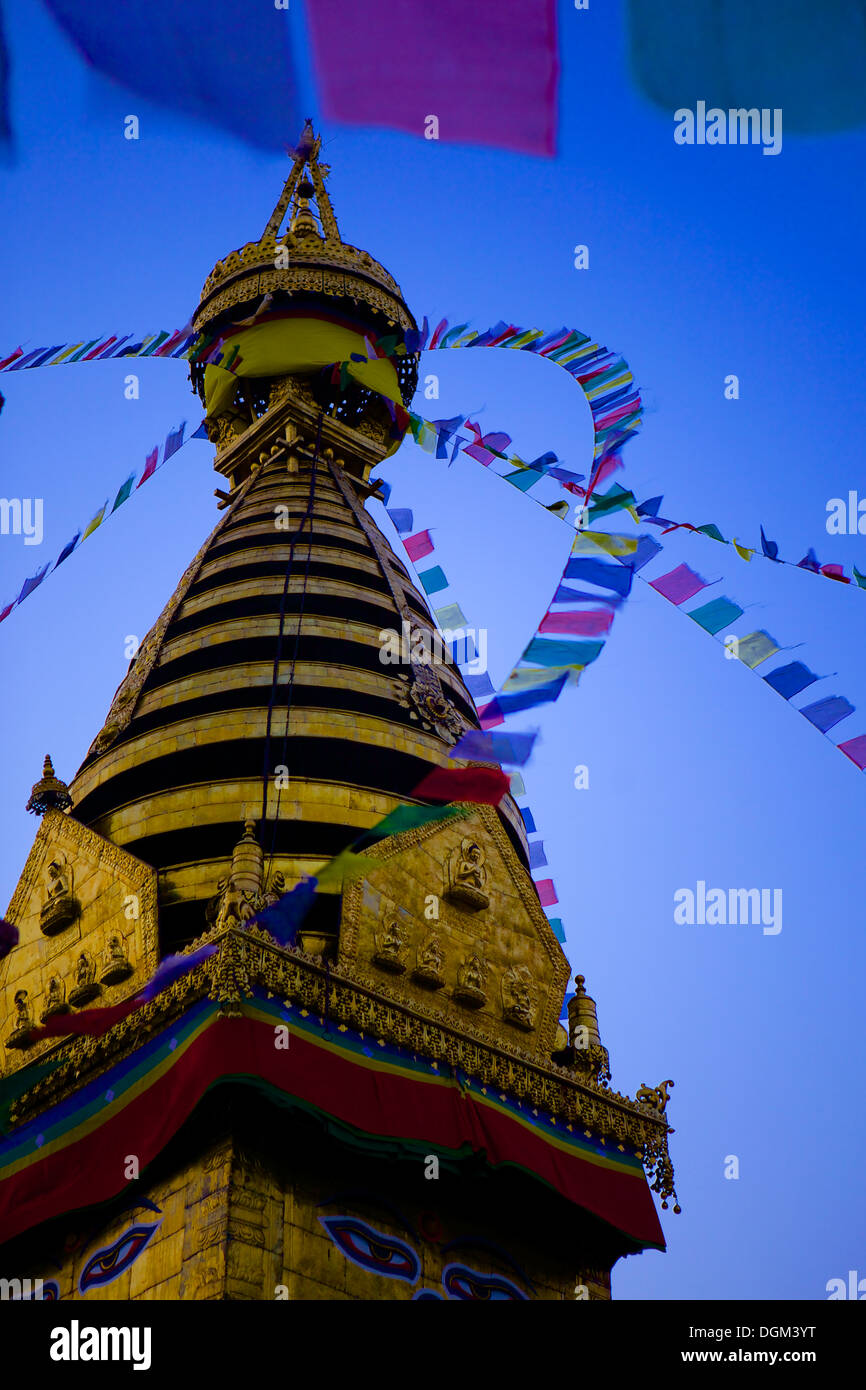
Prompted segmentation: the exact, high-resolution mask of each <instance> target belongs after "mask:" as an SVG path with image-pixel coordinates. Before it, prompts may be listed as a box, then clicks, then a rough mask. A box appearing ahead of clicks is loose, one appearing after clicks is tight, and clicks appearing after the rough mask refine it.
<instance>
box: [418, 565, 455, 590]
mask: <svg viewBox="0 0 866 1390" xmlns="http://www.w3.org/2000/svg"><path fill="white" fill-rule="evenodd" d="M418 578H419V580H420V581H421V587H422V588H423V590H424V592H425V594H438V593H439V592H440V590H442V589H447V588H448V580H447V579H446V577H445V574H444V572H443V570H442V568H441V567H440V566H439V565H434V567H433V569H430V570H421V571H420V572H419V574H418Z"/></svg>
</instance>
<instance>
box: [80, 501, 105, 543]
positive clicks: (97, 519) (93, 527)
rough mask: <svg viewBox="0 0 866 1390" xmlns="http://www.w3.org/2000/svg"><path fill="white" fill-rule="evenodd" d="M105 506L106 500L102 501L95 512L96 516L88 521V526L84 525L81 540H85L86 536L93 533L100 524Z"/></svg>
mask: <svg viewBox="0 0 866 1390" xmlns="http://www.w3.org/2000/svg"><path fill="white" fill-rule="evenodd" d="M107 506H108V501H107V500H106V501H105V502H103V504H102V506H101V507H100V509H99V511H98V512H97V513H96V516H95V517H94V518H93V520H92V521H91V522H90V523H89V525H88V526H86V527H85V530H84V534H83V535H82V537H81V539H82V540H83V541H86V540H87V537H88V536H92V535H93V532H94V531H95V530H96V528H97V526H101V525H102V522H103V518H104V517H105V509H106V507H107Z"/></svg>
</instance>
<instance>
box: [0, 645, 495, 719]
mask: <svg viewBox="0 0 866 1390" xmlns="http://www.w3.org/2000/svg"><path fill="white" fill-rule="evenodd" d="M0 621H2V620H0ZM478 723H479V724H480V725H481V727H482V729H495V728H496V726H497V724H504V723H505V715H504V714H500V713H499V710H498V708H497V705H496V701H495V700H491V701H490V704H489V705H485V706H484V708H483V709H480V710H479V711H478Z"/></svg>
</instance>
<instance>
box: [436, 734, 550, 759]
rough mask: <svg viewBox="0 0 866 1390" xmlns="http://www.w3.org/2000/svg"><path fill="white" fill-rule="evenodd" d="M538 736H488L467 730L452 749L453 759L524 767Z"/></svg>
mask: <svg viewBox="0 0 866 1390" xmlns="http://www.w3.org/2000/svg"><path fill="white" fill-rule="evenodd" d="M537 737H538V735H537V734H534V733H521V734H487V733H484V732H483V730H481V729H467V731H466V733H465V734H464V735H463V737H462V738H461V739H459V740H458V742H457V743H456V744H455V745H454V747H453V748H452V749H451V752H450V756H451V757H452V758H455V759H456V758H465V759H467V761H468V760H471V761H473V762H486V763H506V764H508V765H509V766H510V767H523V766H524V765H525V764H526V763H528V762H529V759H530V757H531V755H532V748H533V745H534V743H535V740H536V738H537Z"/></svg>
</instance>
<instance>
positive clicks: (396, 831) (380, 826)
mask: <svg viewBox="0 0 866 1390" xmlns="http://www.w3.org/2000/svg"><path fill="white" fill-rule="evenodd" d="M456 815H460V811H459V810H458V809H457V808H455V807H453V806H398V807H396V809H395V810H393V811H389V812H388V815H387V816H385V818H384V820H380V821H379V822H378V823H377V824H376V825H374V826H372V827H371V828H370V829H369V830H366V831H364V833H363V834H362V835H359V837H358V839H357V840H355V841H354V842H353V844H352V849H353V850H354V851H355V852H356V853H358V852H359V851H360V850H365V849H369V848H370V847H371V846H372V845H375V844H378V843H379V842H380V841H381V840H387V839H388V838H389V836H391V835H400V834H402V833H403V831H404V830H416V829H417V828H418V827H419V826H421V825H429V824H430V822H431V821H444V820H449V819H451V818H453V817H454V816H456Z"/></svg>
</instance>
